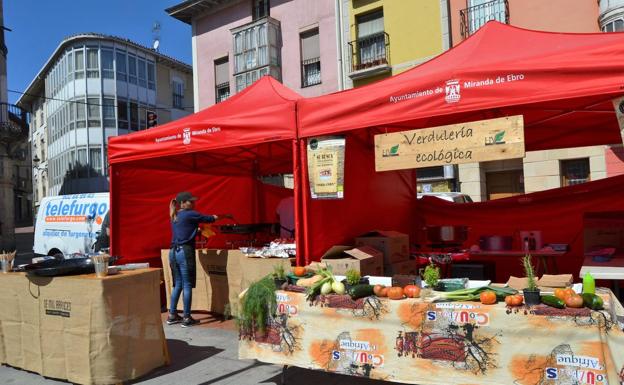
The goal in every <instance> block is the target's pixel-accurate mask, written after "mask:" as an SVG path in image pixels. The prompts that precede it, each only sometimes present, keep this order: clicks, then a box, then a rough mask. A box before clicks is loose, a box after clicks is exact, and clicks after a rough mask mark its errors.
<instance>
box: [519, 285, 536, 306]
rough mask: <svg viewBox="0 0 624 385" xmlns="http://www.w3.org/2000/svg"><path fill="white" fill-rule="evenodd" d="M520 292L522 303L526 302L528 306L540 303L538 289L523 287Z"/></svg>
mask: <svg viewBox="0 0 624 385" xmlns="http://www.w3.org/2000/svg"><path fill="white" fill-rule="evenodd" d="M522 293H523V294H524V303H526V304H527V305H528V306H535V305H539V304H540V290H539V289H535V290H529V289H524V290H522Z"/></svg>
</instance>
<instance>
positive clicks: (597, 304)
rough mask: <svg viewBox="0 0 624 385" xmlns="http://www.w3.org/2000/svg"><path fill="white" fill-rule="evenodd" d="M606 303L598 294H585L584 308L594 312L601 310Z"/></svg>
mask: <svg viewBox="0 0 624 385" xmlns="http://www.w3.org/2000/svg"><path fill="white" fill-rule="evenodd" d="M603 305H604V302H603V301H602V298H600V297H599V296H597V295H596V294H591V293H583V306H585V307H588V308H590V309H592V310H601V309H602V306H603Z"/></svg>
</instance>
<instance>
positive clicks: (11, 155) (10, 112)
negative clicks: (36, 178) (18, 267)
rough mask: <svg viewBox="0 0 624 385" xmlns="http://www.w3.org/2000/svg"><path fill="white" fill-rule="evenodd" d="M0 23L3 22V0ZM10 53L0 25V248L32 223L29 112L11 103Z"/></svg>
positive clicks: (12, 243)
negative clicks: (20, 228)
mask: <svg viewBox="0 0 624 385" xmlns="http://www.w3.org/2000/svg"><path fill="white" fill-rule="evenodd" d="M0 25H4V12H3V4H2V1H0ZM8 52H9V50H8V48H7V46H6V44H5V39H4V29H3V28H0V251H2V250H7V251H9V250H10V251H13V250H15V248H16V242H15V228H16V227H27V226H31V225H32V210H31V202H32V194H31V183H30V175H31V173H30V156H29V151H28V119H29V115H28V113H27V112H26V111H24V110H22V109H21V108H19V107H17V106H15V105H13V104H10V103H9V98H8V90H7V55H8Z"/></svg>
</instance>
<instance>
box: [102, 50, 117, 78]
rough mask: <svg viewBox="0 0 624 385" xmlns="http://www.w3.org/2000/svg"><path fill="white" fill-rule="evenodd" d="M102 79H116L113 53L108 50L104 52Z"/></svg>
mask: <svg viewBox="0 0 624 385" xmlns="http://www.w3.org/2000/svg"><path fill="white" fill-rule="evenodd" d="M102 77H103V78H105V79H114V77H115V70H114V68H113V51H111V50H108V49H103V50H102Z"/></svg>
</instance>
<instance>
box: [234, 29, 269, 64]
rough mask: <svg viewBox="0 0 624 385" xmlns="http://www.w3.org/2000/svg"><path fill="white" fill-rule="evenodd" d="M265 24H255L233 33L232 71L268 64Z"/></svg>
mask: <svg viewBox="0 0 624 385" xmlns="http://www.w3.org/2000/svg"><path fill="white" fill-rule="evenodd" d="M268 52H269V51H268V46H267V26H266V24H262V25H257V26H254V27H251V28H249V29H246V30H243V31H240V32H237V33H236V34H235V35H234V73H240V72H244V71H247V70H251V69H254V68H258V67H262V66H266V65H268V64H269V57H268Z"/></svg>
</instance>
